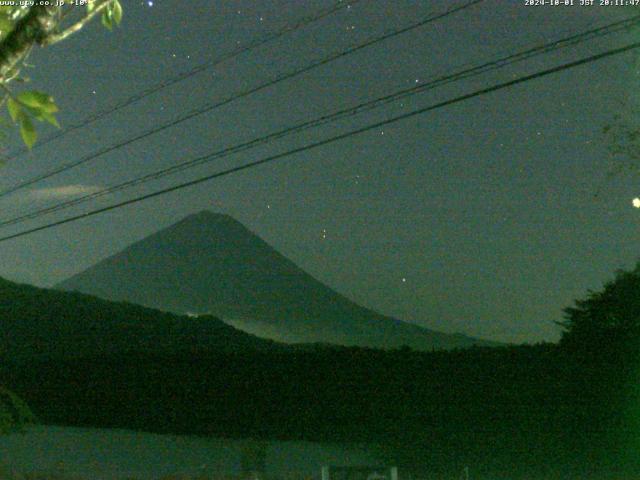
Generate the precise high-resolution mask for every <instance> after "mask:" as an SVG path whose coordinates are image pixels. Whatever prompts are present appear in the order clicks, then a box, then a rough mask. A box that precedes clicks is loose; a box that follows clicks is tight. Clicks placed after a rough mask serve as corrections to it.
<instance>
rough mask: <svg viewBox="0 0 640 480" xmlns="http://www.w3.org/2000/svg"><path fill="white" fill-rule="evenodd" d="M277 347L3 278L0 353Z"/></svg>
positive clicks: (204, 322)
mask: <svg viewBox="0 0 640 480" xmlns="http://www.w3.org/2000/svg"><path fill="white" fill-rule="evenodd" d="M272 348H277V346H276V345H275V344H274V342H271V341H269V340H264V339H260V338H257V337H254V336H252V335H249V334H247V333H245V332H241V331H238V330H236V329H235V328H233V327H231V326H229V325H227V324H225V323H224V322H222V321H220V320H219V319H217V318H214V317H211V316H203V317H199V318H192V317H187V316H178V315H175V314H171V313H166V312H160V311H157V310H152V309H150V308H145V307H140V306H138V305H131V304H128V303H116V302H110V301H107V300H102V299H99V298H96V297H93V296H90V295H85V294H80V293H69V292H60V291H57V290H47V289H42V288H36V287H32V286H30V285H21V284H17V283H13V282H9V281H7V280H4V279H2V278H0V355H6V356H7V357H8V358H12V359H16V360H21V359H33V358H36V357H46V358H72V357H74V358H75V357H80V356H84V355H89V354H91V355H100V354H126V353H127V352H152V353H159V354H175V353H181V352H182V353H187V352H212V353H229V352H245V351H247V350H264V349H272Z"/></svg>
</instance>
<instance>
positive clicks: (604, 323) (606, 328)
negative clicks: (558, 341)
mask: <svg viewBox="0 0 640 480" xmlns="http://www.w3.org/2000/svg"><path fill="white" fill-rule="evenodd" d="M560 325H561V326H562V327H563V328H564V333H563V337H562V342H563V344H565V345H575V346H579V347H580V348H583V349H584V348H589V349H596V350H603V349H604V348H605V347H608V348H615V349H619V348H622V347H625V346H631V345H633V346H638V345H639V342H640V263H638V264H637V265H636V267H635V268H634V269H633V270H631V271H624V270H620V271H618V272H617V273H616V275H615V278H614V280H612V281H609V282H607V283H606V284H605V285H604V288H603V289H602V290H601V291H599V292H593V291H590V292H589V293H588V295H587V297H586V298H584V299H580V300H576V302H575V306H573V307H569V308H566V309H565V321H564V322H561V323H560Z"/></svg>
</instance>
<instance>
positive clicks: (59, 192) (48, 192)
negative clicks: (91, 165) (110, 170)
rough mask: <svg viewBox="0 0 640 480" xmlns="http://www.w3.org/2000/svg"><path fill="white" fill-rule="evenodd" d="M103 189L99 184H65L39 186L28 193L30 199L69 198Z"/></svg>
mask: <svg viewBox="0 0 640 480" xmlns="http://www.w3.org/2000/svg"><path fill="white" fill-rule="evenodd" d="M99 190H102V187H100V186H98V185H81V184H78V185H63V186H61V187H50V188H39V189H37V190H30V191H29V192H28V193H27V196H28V198H29V200H32V201H33V200H36V201H44V200H65V199H68V198H73V197H79V196H82V195H89V194H92V193H96V192H97V191H99Z"/></svg>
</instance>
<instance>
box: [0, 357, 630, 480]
mask: <svg viewBox="0 0 640 480" xmlns="http://www.w3.org/2000/svg"><path fill="white" fill-rule="evenodd" d="M606 358H612V357H606ZM601 360H604V359H600V360H598V361H596V362H593V363H592V361H591V360H590V359H585V358H581V357H580V356H579V355H577V354H576V353H573V352H569V351H567V350H564V349H562V348H560V347H558V346H554V345H539V346H520V347H504V348H475V349H470V350H461V351H455V352H436V353H430V354H429V353H420V352H412V351H408V350H398V351H389V352H382V351H374V350H365V349H338V350H333V349H329V348H321V349H318V350H317V351H306V352H295V353H294V352H292V353H281V352H277V353H268V352H254V353H251V354H236V355H229V354H225V355H211V354H202V353H192V352H185V353H184V354H182V355H171V356H154V355H149V354H140V355H135V354H128V355H126V356H122V357H118V356H108V357H107V356H96V357H85V358H82V359H77V360H74V361H68V362H55V363H33V364H29V365H23V366H21V367H14V368H11V367H10V368H6V369H3V371H2V373H1V375H2V379H3V380H4V381H5V382H7V383H8V384H10V385H12V387H13V388H14V390H15V391H16V392H17V393H18V394H19V395H21V396H22V398H24V399H25V400H26V402H27V403H28V404H29V405H30V406H31V407H32V409H33V410H34V412H35V413H36V415H37V416H38V417H39V419H40V420H41V421H43V422H45V423H53V424H65V425H76V426H94V427H121V428H133V429H139V430H146V431H156V432H164V433H195V434H203V435H216V436H225V437H255V438H265V439H267V438H268V439H306V440H316V441H318V440H323V441H327V440H331V441H333V440H336V441H364V442H377V443H380V444H382V445H385V446H386V449H385V450H386V451H385V453H386V454H387V455H388V456H389V459H390V461H393V462H396V463H400V464H401V465H411V466H416V467H417V466H420V465H423V466H424V467H428V470H429V471H431V472H437V470H438V468H441V469H443V471H450V469H451V468H452V466H456V465H460V466H461V465H474V466H478V468H479V467H482V468H484V469H486V470H487V472H491V473H492V474H495V473H498V472H502V473H506V472H510V473H512V474H513V473H517V469H518V468H520V469H522V474H523V475H524V477H523V478H527V475H531V474H532V471H535V472H536V473H549V472H548V471H547V470H548V469H551V470H550V471H551V473H553V472H554V469H559V471H560V472H564V473H567V472H573V473H576V474H580V475H581V477H580V478H588V477H587V476H586V474H587V473H590V472H595V471H598V472H601V471H602V470H601V469H604V468H605V467H606V468H608V469H610V470H611V471H615V470H620V469H622V470H623V471H627V470H626V469H628V468H632V465H631V463H630V461H631V460H632V458H626V457H625V455H626V453H627V452H628V451H630V450H628V449H627V447H628V446H629V445H628V441H629V440H630V438H627V437H626V436H625V435H624V431H623V430H624V428H625V423H626V419H625V415H624V412H625V406H626V405H627V400H628V398H629V396H628V392H627V391H626V390H625V388H626V385H625V382H626V379H625V378H624V376H623V375H621V374H620V373H619V372H620V368H621V367H623V365H621V364H620V363H618V359H617V358H615V359H614V361H613V362H609V361H601ZM627 360H630V358H627V359H625V361H627ZM634 360H637V358H636V359H634ZM5 365H7V364H5ZM636 365H637V363H636ZM585 367H586V368H585ZM627 430H628V429H627ZM625 442H627V443H625ZM596 467H597V468H596ZM514 469H516V471H515V472H514ZM511 478H515V477H511ZM598 478H602V477H601V476H599V477H598Z"/></svg>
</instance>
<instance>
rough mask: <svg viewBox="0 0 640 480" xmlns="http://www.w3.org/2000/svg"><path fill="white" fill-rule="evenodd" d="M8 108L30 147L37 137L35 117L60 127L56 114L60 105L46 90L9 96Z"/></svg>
mask: <svg viewBox="0 0 640 480" xmlns="http://www.w3.org/2000/svg"><path fill="white" fill-rule="evenodd" d="M7 108H8V110H9V115H10V116H11V120H13V121H14V123H17V124H18V125H19V126H20V135H21V136H22V140H23V141H24V143H25V145H26V146H27V147H29V148H31V147H32V146H33V144H34V143H35V141H36V138H37V134H36V130H35V127H34V125H33V119H35V120H38V121H40V122H48V123H50V124H51V125H54V126H56V127H58V128H59V127H60V125H59V124H58V120H57V119H56V117H55V115H54V114H55V113H56V112H57V111H58V107H57V106H56V104H55V102H54V101H53V98H52V97H51V96H50V95H47V94H46V93H44V92H39V91H37V90H28V91H24V92H21V93H20V94H19V95H17V96H16V97H12V98H9V100H8V102H7Z"/></svg>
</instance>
